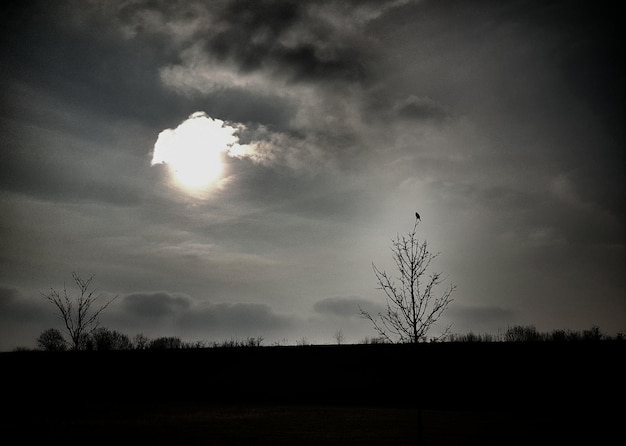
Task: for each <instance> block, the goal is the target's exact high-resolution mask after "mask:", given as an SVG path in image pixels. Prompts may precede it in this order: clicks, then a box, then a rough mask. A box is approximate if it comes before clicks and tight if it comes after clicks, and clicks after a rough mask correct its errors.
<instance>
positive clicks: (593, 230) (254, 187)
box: [0, 0, 626, 350]
mask: <svg viewBox="0 0 626 446" xmlns="http://www.w3.org/2000/svg"><path fill="white" fill-rule="evenodd" d="M611 4H612V2H606V3H603V2H600V3H598V2H590V1H517V0H516V1H513V0H511V1H480V0H479V1H471V2H468V1H428V0H423V1H380V0H372V1H330V0H329V1H311V2H303V1H254V2H252V1H231V0H217V1H200V0H198V1H193V0H189V1H182V0H181V1H165V0H164V1H153V0H111V1H95V0H94V1H83V0H80V1H79V0H75V1H73V0H63V1H55V2H49V1H23V2H5V3H3V6H2V7H1V8H2V14H1V15H0V16H1V19H0V20H1V21H2V23H1V28H0V29H1V30H2V31H0V36H1V38H2V44H1V45H0V58H1V65H0V67H1V69H0V79H1V84H0V85H1V86H0V101H1V104H2V107H1V108H0V130H1V133H0V144H1V146H0V156H1V160H0V349H1V350H10V349H13V348H15V347H17V346H28V347H34V345H35V338H36V336H37V335H38V334H39V333H41V331H43V330H44V329H46V328H49V327H58V328H62V325H61V323H60V321H59V320H58V319H57V318H56V317H55V313H54V308H53V307H52V306H51V305H50V303H49V302H46V301H45V300H44V299H43V298H42V297H41V293H42V292H47V291H48V290H49V289H50V287H54V288H56V289H59V290H60V289H62V288H63V286H64V283H66V284H67V286H68V289H69V290H70V292H73V291H74V290H73V288H72V287H71V284H72V276H71V274H72V271H76V272H78V273H79V274H80V275H81V276H83V277H85V278H86V277H89V276H91V275H95V277H94V281H93V283H94V285H95V286H96V287H97V288H98V290H99V292H100V293H102V296H103V299H106V298H108V297H112V296H115V295H118V296H119V297H118V298H117V300H116V301H115V302H114V303H113V304H112V305H111V306H110V307H109V308H108V309H107V311H106V312H105V313H103V316H102V319H101V322H102V325H105V326H107V327H109V328H111V329H116V330H120V331H122V332H124V333H127V334H128V335H130V336H133V335H134V334H136V333H144V334H145V335H147V336H149V337H156V336H162V335H168V336H179V337H181V338H182V339H184V340H190V341H195V340H201V341H213V340H224V339H231V338H244V337H247V336H254V337H257V336H262V337H263V338H264V339H265V341H264V344H265V345H268V344H271V343H272V342H282V343H296V342H298V341H299V340H304V339H306V340H307V341H309V342H320V343H321V342H334V335H335V333H336V332H337V331H338V330H341V331H342V333H343V335H344V337H345V340H346V342H359V341H360V340H363V339H364V338H365V337H374V336H375V335H376V333H375V332H374V331H373V329H372V327H371V326H370V324H369V322H368V321H366V320H364V319H362V318H359V316H358V306H359V305H361V306H362V307H364V308H366V309H370V310H372V311H376V309H377V308H380V306H381V305H382V304H383V303H384V298H383V296H382V294H381V291H379V290H377V289H376V287H377V284H376V278H375V275H374V273H373V271H372V263H374V264H376V266H377V267H378V268H380V269H386V270H387V271H388V272H390V273H392V272H394V270H393V268H392V266H393V264H392V259H391V251H390V246H391V243H390V240H391V238H393V237H395V236H396V235H397V234H398V233H400V234H402V233H406V232H408V231H409V230H410V229H411V228H412V226H413V219H414V217H413V215H414V212H415V211H419V212H420V214H421V215H422V222H421V224H420V225H419V230H418V237H419V238H420V240H427V241H428V243H429V245H430V247H431V249H432V251H433V252H438V253H440V254H439V256H438V257H437V260H436V262H435V263H434V264H433V272H434V271H441V272H443V273H444V275H445V276H446V277H447V282H446V283H447V284H455V285H456V286H457V291H456V293H455V294H454V298H455V300H454V302H453V303H452V304H451V306H450V307H449V309H448V311H447V313H445V317H444V319H445V321H442V327H443V326H445V325H447V324H453V326H452V331H454V332H458V333H465V332H468V331H470V330H471V331H474V332H490V333H496V332H497V331H498V330H499V329H505V328H506V327H507V326H509V325H513V324H532V325H535V326H536V327H537V328H538V329H540V330H552V329H556V328H564V329H573V330H580V329H587V328H590V327H591V326H592V325H598V326H600V328H601V329H602V330H603V331H605V332H607V333H612V334H613V333H616V332H619V331H622V332H623V331H624V330H625V329H626V293H625V291H626V287H625V282H626V280H625V277H626V274H625V273H626V271H625V268H624V266H625V265H626V262H625V261H626V256H625V250H624V242H625V209H624V204H623V202H624V180H623V172H624V169H625V167H626V166H625V163H624V130H623V114H622V111H623V104H624V83H623V80H624V72H623V68H621V67H619V66H618V63H619V62H620V61H621V59H622V57H623V50H622V47H621V46H618V44H617V41H618V39H619V35H618V33H621V31H620V30H621V26H622V25H621V22H620V21H619V20H618V18H619V17H620V16H619V15H618V14H617V11H615V10H613V8H612V7H611V6H610V5H611Z"/></svg>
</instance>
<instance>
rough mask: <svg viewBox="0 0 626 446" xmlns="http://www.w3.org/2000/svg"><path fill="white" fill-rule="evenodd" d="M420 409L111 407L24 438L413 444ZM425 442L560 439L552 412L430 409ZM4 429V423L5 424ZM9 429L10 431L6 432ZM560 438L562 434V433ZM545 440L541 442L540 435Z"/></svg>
mask: <svg viewBox="0 0 626 446" xmlns="http://www.w3.org/2000/svg"><path fill="white" fill-rule="evenodd" d="M417 420H418V413H417V410H416V409H411V408H399V407H368V406H342V405H221V406H212V405H198V404H172V403H168V404H163V405H158V404H156V405H142V404H137V405H133V406H120V407H116V406H110V407H106V408H100V409H99V410H91V411H88V412H82V413H79V414H77V415H76V416H73V417H72V416H70V417H68V416H67V414H65V415H60V414H54V413H51V414H50V416H49V417H47V418H45V419H43V420H41V419H40V420H38V422H37V423H36V425H30V424H29V423H28V422H26V423H24V424H23V425H22V434H23V435H21V436H20V437H21V438H20V440H21V441H22V442H28V441H29V440H30V441H41V440H46V441H49V442H53V441H56V440H59V441H63V442H64V443H65V444H67V443H70V444H72V443H79V442H81V443H82V442H84V443H89V444H110V443H111V442H123V443H128V444H151V445H171V444H186V445H200V444H207V445H248V446H254V445H266V446H272V445H276V446H281V445H294V444H298V445H303V446H306V445H324V446H333V445H344V446H348V445H398V446H401V445H415V444H417V441H418V428H417ZM422 422H423V432H422V439H423V443H424V444H428V445H441V446H443V445H457V444H483V445H490V444H513V445H516V444H533V443H535V442H539V443H540V442H541V441H543V440H545V439H555V436H556V434H557V433H558V432H559V430H560V427H561V426H560V425H559V424H555V422H554V417H553V416H552V415H551V414H547V413H540V412H534V413H532V414H530V413H525V412H512V411H507V410H504V411H502V410H500V411H442V410H439V411H437V410H426V411H423V414H422ZM4 428H5V429H6V426H4ZM5 431H6V430H5ZM560 438H561V439H563V438H565V437H563V436H562V437H560ZM540 440H541V441H540Z"/></svg>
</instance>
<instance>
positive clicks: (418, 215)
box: [415, 212, 422, 220]
mask: <svg viewBox="0 0 626 446" xmlns="http://www.w3.org/2000/svg"><path fill="white" fill-rule="evenodd" d="M415 218H417V219H418V220H421V219H422V217H420V214H418V213H417V212H416V213H415Z"/></svg>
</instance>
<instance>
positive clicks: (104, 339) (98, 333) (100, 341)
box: [91, 327, 133, 351]
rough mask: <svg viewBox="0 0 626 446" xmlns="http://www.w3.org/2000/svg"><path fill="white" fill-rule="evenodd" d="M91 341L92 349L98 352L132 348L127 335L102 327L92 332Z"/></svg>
mask: <svg viewBox="0 0 626 446" xmlns="http://www.w3.org/2000/svg"><path fill="white" fill-rule="evenodd" d="M91 339H92V341H93V349H94V350H98V351H109V350H130V349H131V348H132V347H133V345H132V343H131V342H130V339H129V337H128V336H127V335H125V334H124V333H120V332H119V331H115V330H109V329H108V328H104V327H101V328H98V329H96V330H94V331H93V333H91Z"/></svg>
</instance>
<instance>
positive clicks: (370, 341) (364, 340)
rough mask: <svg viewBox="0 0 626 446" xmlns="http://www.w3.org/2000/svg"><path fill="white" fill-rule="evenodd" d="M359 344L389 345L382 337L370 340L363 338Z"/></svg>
mask: <svg viewBox="0 0 626 446" xmlns="http://www.w3.org/2000/svg"><path fill="white" fill-rule="evenodd" d="M361 344H389V341H388V340H387V339H385V338H384V337H382V336H378V337H374V338H370V337H365V338H363V340H362V341H361Z"/></svg>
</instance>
